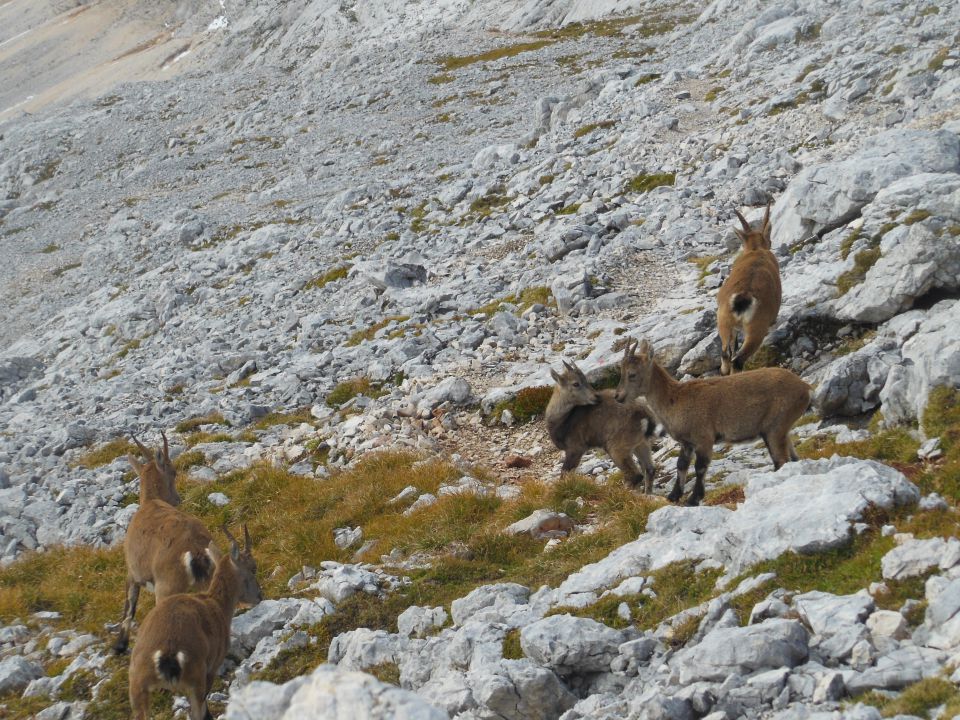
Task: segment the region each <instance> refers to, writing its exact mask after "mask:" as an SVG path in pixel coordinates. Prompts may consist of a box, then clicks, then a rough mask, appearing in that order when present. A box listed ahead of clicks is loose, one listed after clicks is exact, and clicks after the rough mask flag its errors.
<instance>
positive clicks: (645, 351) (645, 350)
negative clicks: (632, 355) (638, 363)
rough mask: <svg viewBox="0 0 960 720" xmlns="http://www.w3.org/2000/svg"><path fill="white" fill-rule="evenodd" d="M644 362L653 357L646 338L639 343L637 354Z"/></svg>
mask: <svg viewBox="0 0 960 720" xmlns="http://www.w3.org/2000/svg"><path fill="white" fill-rule="evenodd" d="M637 354H638V355H640V357H641V358H642V359H643V360H644V362H646V361H647V360H649V359H650V358H651V357H652V356H653V346H652V345H651V344H650V341H649V340H647V339H646V338H644V339H643V341H642V342H641V343H640V352H639V353H637Z"/></svg>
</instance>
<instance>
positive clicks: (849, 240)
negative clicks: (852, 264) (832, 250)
mask: <svg viewBox="0 0 960 720" xmlns="http://www.w3.org/2000/svg"><path fill="white" fill-rule="evenodd" d="M862 229H863V226H862V225H861V226H860V227H857V228H854V229H853V231H852V232H851V233H850V234H849V235H847V236H846V237H845V238H844V239H843V242H841V243H840V257H841V258H842V259H844V260H846V259H847V258H848V257H849V256H850V250H851V249H852V248H853V244H854V243H855V242H856V241H857V238H859V237H860V231H861V230H862Z"/></svg>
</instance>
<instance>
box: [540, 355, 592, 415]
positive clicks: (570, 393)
mask: <svg viewBox="0 0 960 720" xmlns="http://www.w3.org/2000/svg"><path fill="white" fill-rule="evenodd" d="M563 367H564V371H563V372H562V373H558V372H556V371H555V370H553V369H551V370H550V376H551V377H552V378H553V379H554V381H555V382H556V383H557V390H558V391H559V392H561V393H563V394H564V399H565V400H567V401H568V402H569V403H570V404H571V405H596V404H597V403H599V402H600V396H599V395H597V391H596V390H594V389H593V386H592V385H590V382H589V381H588V380H587V376H586V375H584V374H583V371H582V370H581V369H580V368H578V367H577V366H576V365H575V364H573V363H569V362H567V361H566V360H564V361H563Z"/></svg>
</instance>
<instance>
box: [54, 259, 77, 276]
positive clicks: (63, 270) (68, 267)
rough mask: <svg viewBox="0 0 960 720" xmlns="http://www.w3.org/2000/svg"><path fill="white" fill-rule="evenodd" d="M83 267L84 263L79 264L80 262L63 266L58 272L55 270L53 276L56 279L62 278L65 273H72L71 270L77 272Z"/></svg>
mask: <svg viewBox="0 0 960 720" xmlns="http://www.w3.org/2000/svg"><path fill="white" fill-rule="evenodd" d="M81 265H82V263H78V262H75V263H68V264H66V265H61V266H60V267H58V268H57V269H56V270H54V271H53V272H52V275H53V276H54V277H60V276H62V275H64V274H65V273H68V272H70V271H71V270H76V269H77V268H78V267H80V266H81Z"/></svg>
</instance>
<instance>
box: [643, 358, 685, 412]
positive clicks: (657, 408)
mask: <svg viewBox="0 0 960 720" xmlns="http://www.w3.org/2000/svg"><path fill="white" fill-rule="evenodd" d="M679 384H680V383H679V382H678V381H676V380H674V379H673V377H672V376H671V375H670V373H669V372H667V371H666V370H665V369H664V368H663V367H662V366H661V365H660V363H658V362H655V363H654V364H653V369H652V370H651V371H650V388H649V389H648V391H647V395H646V398H647V403H648V404H649V405H650V409H651V410H653V412H654V414H655V415H658V416H663V415H664V414H665V413H667V411H668V410H669V408H670V405H671V404H672V403H671V400H672V398H673V396H674V393H675V391H676V388H677V386H678V385H679Z"/></svg>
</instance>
